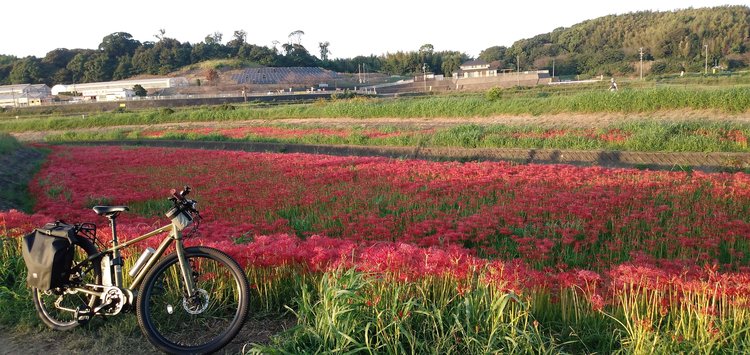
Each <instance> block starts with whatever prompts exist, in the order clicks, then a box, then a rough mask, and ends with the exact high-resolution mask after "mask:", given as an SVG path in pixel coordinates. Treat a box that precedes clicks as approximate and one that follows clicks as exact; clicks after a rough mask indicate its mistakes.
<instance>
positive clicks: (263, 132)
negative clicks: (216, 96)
mask: <svg viewBox="0 0 750 355" xmlns="http://www.w3.org/2000/svg"><path fill="white" fill-rule="evenodd" d="M355 132H357V131H355V130H353V129H350V128H339V129H330V128H286V127H276V126H250V127H237V128H222V129H219V128H193V129H177V130H149V131H143V132H141V136H142V137H149V138H161V137H164V135H165V134H167V133H177V134H194V135H198V136H202V135H203V136H205V135H211V134H218V135H222V136H225V137H227V138H233V139H243V138H247V137H249V136H256V137H264V138H278V139H292V138H303V137H309V136H323V137H341V138H344V137H349V136H350V135H352V134H354V133H355ZM358 133H360V134H362V135H364V136H365V137H368V138H388V137H397V136H400V135H401V134H402V133H401V132H381V131H378V130H374V129H370V130H365V131H362V132H358Z"/></svg>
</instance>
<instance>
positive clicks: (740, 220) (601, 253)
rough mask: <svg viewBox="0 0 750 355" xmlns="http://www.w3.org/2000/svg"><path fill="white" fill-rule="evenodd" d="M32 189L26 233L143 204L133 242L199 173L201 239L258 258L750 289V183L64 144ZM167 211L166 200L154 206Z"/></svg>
mask: <svg viewBox="0 0 750 355" xmlns="http://www.w3.org/2000/svg"><path fill="white" fill-rule="evenodd" d="M51 149H52V153H51V154H50V156H49V160H48V162H47V163H46V164H45V165H44V166H43V167H42V169H41V171H40V173H39V174H38V175H37V176H36V178H35V179H34V181H33V182H32V183H31V185H30V186H29V188H30V191H31V193H32V194H33V195H34V197H35V199H36V200H37V205H36V211H35V213H34V214H32V215H26V214H23V213H20V212H17V211H8V212H0V231H3V232H4V233H5V234H7V235H14V236H17V235H21V234H23V233H25V232H27V231H29V230H31V229H32V228H33V227H35V226H39V225H42V224H44V223H46V222H49V221H52V220H54V219H64V220H66V221H69V222H77V221H93V222H96V223H97V224H99V226H100V229H99V237H100V239H101V240H106V239H107V238H108V237H109V233H110V232H109V231H108V229H107V228H106V224H105V223H106V220H105V219H103V218H100V217H98V216H96V215H94V213H93V212H92V211H91V210H90V207H91V205H92V204H95V203H97V204H98V203H99V202H98V201H106V203H111V204H125V205H130V206H131V207H132V209H133V211H132V212H131V213H126V214H123V215H122V216H121V220H120V222H121V223H120V226H121V230H120V231H121V233H122V234H121V235H122V237H123V239H128V238H132V237H134V236H137V235H140V234H143V233H145V232H146V231H148V230H150V229H153V228H155V227H159V226H161V225H163V224H166V223H168V221H167V219H166V218H165V217H164V216H163V213H164V212H166V211H163V210H161V209H160V208H163V207H164V204H163V203H164V198H165V192H166V191H168V190H169V189H171V188H174V187H178V186H179V185H182V184H185V183H188V184H190V185H191V186H193V187H194V191H195V192H194V194H195V199H196V200H198V201H199V208H200V210H201V213H202V215H203V216H204V221H203V223H202V226H201V229H200V234H199V235H198V238H197V239H194V240H191V241H190V243H195V244H198V243H200V244H205V245H214V246H217V247H219V248H221V249H222V250H225V251H226V252H227V253H229V254H230V255H231V256H233V257H234V258H236V259H237V260H238V261H240V262H241V263H242V264H243V266H246V267H273V266H280V265H299V266H301V267H303V268H305V269H307V270H310V271H326V270H330V269H332V268H336V267H341V266H345V267H354V268H357V269H359V270H362V271H367V272H373V273H383V274H388V275H391V276H393V277H394V278H396V279H398V280H402V281H411V280H416V279H419V278H424V277H433V276H441V277H442V276H448V277H452V278H456V279H458V280H466V279H467V278H469V277H472V275H476V274H477V273H479V274H480V276H481V279H482V281H483V282H487V283H488V284H491V285H494V286H495V287H496V288H497V289H499V290H502V291H513V292H515V293H517V294H522V295H523V294H531V293H534V292H550V293H552V294H555V293H556V292H558V291H561V290H570V289H574V290H577V291H576V292H582V293H583V294H584V295H585V297H586V298H587V299H589V300H590V302H591V305H592V308H593V309H594V310H601V309H602V307H604V306H606V305H608V304H612V303H613V300H614V299H615V297H616V296H617V295H620V294H623V293H625V292H635V291H639V292H640V291H642V292H659V293H660V294H663V295H664V296H663V297H662V298H660V299H659V302H660V303H659V305H660V307H661V308H660V312H662V313H666V312H668V310H669V309H670V307H672V305H673V304H674V303H676V302H681V300H684V298H685V297H688V296H690V295H694V294H708V293H711V294H712V295H713V294H717V296H716V297H719V298H721V297H723V299H725V300H726V302H729V303H731V304H733V305H736V306H737V307H747V306H748V305H747V302H746V301H743V300H744V299H747V298H748V296H750V286H747V285H750V269H749V268H748V263H749V262H750V261H749V260H748V258H749V257H750V256H748V255H746V254H747V250H749V249H748V248H749V247H750V246H749V245H748V243H750V220H748V216H747V213H746V212H747V206H748V205H750V178H749V177H748V175H746V174H742V173H737V174H705V173H700V172H694V173H690V174H688V173H673V172H651V171H638V170H628V169H622V170H611V169H603V168H597V167H592V168H579V167H572V166H563V165H551V166H539V165H527V166H517V165H512V164H508V163H491V162H485V163H465V164H462V163H436V162H426V161H410V160H393V159H385V158H363V157H332V156H322V155H307V154H286V155H285V154H272V153H245V152H225V151H204V150H189V149H164V148H118V147H58V146H55V147H51ZM153 206H155V207H153Z"/></svg>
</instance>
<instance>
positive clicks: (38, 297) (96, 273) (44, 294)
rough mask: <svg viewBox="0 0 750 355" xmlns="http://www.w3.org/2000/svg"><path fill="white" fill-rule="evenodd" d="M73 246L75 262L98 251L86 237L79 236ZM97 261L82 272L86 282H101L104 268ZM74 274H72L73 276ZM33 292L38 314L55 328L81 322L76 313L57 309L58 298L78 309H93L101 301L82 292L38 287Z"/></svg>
mask: <svg viewBox="0 0 750 355" xmlns="http://www.w3.org/2000/svg"><path fill="white" fill-rule="evenodd" d="M73 247H74V248H75V249H74V257H73V263H74V264H75V263H78V262H80V261H83V260H86V258H88V257H89V256H91V255H94V254H96V253H97V252H98V250H97V249H96V246H95V245H94V244H93V243H92V242H91V241H89V240H88V239H85V238H78V240H76V242H75V243H74V244H73ZM97 261H98V260H95V261H92V263H93V265H91V267H90V268H88V270H86V271H85V272H83V273H82V279H83V281H84V282H87V283H92V284H99V283H101V278H102V270H101V268H100V267H99V263H98V262H97ZM72 276H73V275H71V277H72ZM31 293H32V299H33V302H34V308H36V313H37V315H38V316H39V318H40V319H41V320H42V322H43V323H44V324H45V325H47V326H48V327H50V328H52V329H54V330H70V329H73V328H75V327H77V326H78V325H79V324H80V323H79V321H78V319H76V317H75V313H72V312H69V311H63V310H59V309H57V307H56V306H55V302H57V301H58V300H60V301H59V302H60V304H61V305H62V306H63V307H66V308H70V309H77V308H79V307H88V308H89V309H92V308H94V307H95V306H96V305H97V303H98V301H99V298H98V297H96V296H92V295H86V294H83V293H80V292H79V293H76V294H67V293H62V294H55V293H53V292H51V291H42V290H39V289H37V288H32V289H31Z"/></svg>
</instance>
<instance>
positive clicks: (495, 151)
mask: <svg viewBox="0 0 750 355" xmlns="http://www.w3.org/2000/svg"><path fill="white" fill-rule="evenodd" d="M70 144H75V145H136V146H156V147H173V148H196V149H219V150H240V151H254V152H284V153H312V154H327V155H336V156H350V155H352V156H382V157H390V158H410V159H426V160H438V161H440V160H458V161H511V162H515V163H519V164H570V165H578V166H601V167H610V168H644V169H652V170H687V169H693V170H701V171H707V172H716V171H739V170H746V169H750V153H665V152H619V151H578V150H555V149H513V148H477V149H470V148H425V147H372V146H344V145H341V146H339V145H307V144H284V143H259V142H206V141H172V140H123V141H101V142H75V143H70Z"/></svg>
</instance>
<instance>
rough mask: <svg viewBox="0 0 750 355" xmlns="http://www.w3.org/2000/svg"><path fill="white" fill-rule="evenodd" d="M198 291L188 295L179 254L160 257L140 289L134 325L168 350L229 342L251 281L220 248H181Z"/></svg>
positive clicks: (241, 317)
mask: <svg viewBox="0 0 750 355" xmlns="http://www.w3.org/2000/svg"><path fill="white" fill-rule="evenodd" d="M185 257H186V258H187V260H188V262H189V264H190V268H191V270H190V272H191V273H192V275H190V276H192V278H193V282H194V284H195V288H196V291H197V293H196V294H195V295H194V296H193V297H188V295H187V290H186V289H185V285H184V281H183V279H182V273H181V271H180V263H179V260H178V258H177V254H175V253H172V254H170V255H168V256H167V257H165V258H164V259H163V260H162V261H160V262H159V263H158V264H156V266H154V268H153V269H152V270H151V271H150V272H149V273H148V275H146V278H145V279H144V281H143V284H142V285H141V288H140V291H139V292H138V307H137V309H136V313H137V315H138V324H139V325H140V326H141V330H142V331H143V333H144V334H145V335H146V337H147V338H148V340H149V341H150V342H151V343H152V344H153V345H154V346H156V347H158V348H159V349H161V350H162V351H165V352H169V353H210V352H213V351H216V350H218V349H220V348H222V347H223V346H224V345H226V344H227V343H229V342H230V341H231V340H232V339H233V338H234V337H235V335H237V333H238V332H239V331H240V328H242V325H243V324H244V323H245V318H246V316H247V309H248V302H249V286H248V283H247V277H246V276H245V273H244V271H243V270H242V268H241V267H240V266H239V265H238V264H237V262H235V261H234V260H233V259H232V258H230V257H229V256H228V255H226V254H224V253H223V252H221V251H219V250H216V249H213V248H207V247H191V248H186V249H185Z"/></svg>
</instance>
